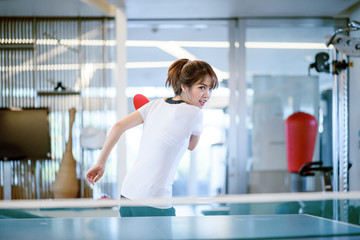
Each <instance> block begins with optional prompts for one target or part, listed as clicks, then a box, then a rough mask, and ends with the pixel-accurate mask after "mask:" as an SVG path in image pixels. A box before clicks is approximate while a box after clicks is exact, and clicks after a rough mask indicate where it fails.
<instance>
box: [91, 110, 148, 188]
mask: <svg viewBox="0 0 360 240" xmlns="http://www.w3.org/2000/svg"><path fill="white" fill-rule="evenodd" d="M142 123H143V118H142V116H141V114H140V113H139V112H138V111H135V112H133V113H131V114H129V115H128V116H126V117H125V118H123V119H121V120H120V121H118V122H117V123H115V125H114V126H113V127H112V128H111V130H110V133H109V135H108V136H107V137H106V140H105V143H104V146H103V148H102V150H101V153H100V156H99V159H98V161H97V162H96V163H95V165H94V166H93V167H91V168H90V169H89V171H88V172H87V173H86V179H87V180H88V181H89V182H90V183H92V184H95V183H96V182H97V181H98V180H99V179H100V178H101V177H102V176H103V175H104V172H105V165H106V161H107V159H108V157H109V154H110V152H111V150H112V149H113V148H114V146H115V144H116V143H117V141H118V140H119V138H120V137H121V135H122V134H123V133H124V132H125V131H126V130H128V129H130V128H132V127H135V126H137V125H139V124H142Z"/></svg>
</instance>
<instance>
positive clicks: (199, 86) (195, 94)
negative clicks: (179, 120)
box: [181, 75, 212, 108]
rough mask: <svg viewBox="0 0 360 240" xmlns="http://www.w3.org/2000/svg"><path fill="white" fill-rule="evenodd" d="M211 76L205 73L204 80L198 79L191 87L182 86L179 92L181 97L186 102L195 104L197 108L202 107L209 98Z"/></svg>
mask: <svg viewBox="0 0 360 240" xmlns="http://www.w3.org/2000/svg"><path fill="white" fill-rule="evenodd" d="M211 86H212V84H211V77H210V76H209V75H207V76H206V77H205V78H204V81H201V82H200V81H199V82H197V83H195V84H194V85H192V86H191V87H184V88H183V91H182V93H181V97H182V98H183V99H184V100H185V101H186V102H188V103H190V104H192V105H195V106H197V107H199V108H203V107H204V105H205V103H206V102H207V101H208V100H209V99H210V97H211V93H212V88H211Z"/></svg>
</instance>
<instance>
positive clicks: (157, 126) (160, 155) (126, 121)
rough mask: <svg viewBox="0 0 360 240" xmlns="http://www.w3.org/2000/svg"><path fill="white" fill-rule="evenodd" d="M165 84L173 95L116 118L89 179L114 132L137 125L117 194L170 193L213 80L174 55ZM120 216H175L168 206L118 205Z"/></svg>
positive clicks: (199, 64)
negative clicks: (135, 144) (135, 147)
mask: <svg viewBox="0 0 360 240" xmlns="http://www.w3.org/2000/svg"><path fill="white" fill-rule="evenodd" d="M165 85H166V86H171V87H172V88H173V90H174V93H175V97H173V98H166V99H156V100H153V101H150V102H149V103H147V104H145V105H144V106H143V107H141V108H139V109H138V110H137V111H135V112H133V113H131V114H129V115H128V116H126V117H125V118H123V119H122V120H120V121H118V122H117V123H116V124H115V125H114V126H113V128H112V129H111V131H110V133H109V135H108V137H107V138H106V141H105V143H104V146H103V149H102V151H101V153H100V156H99V159H98V161H97V163H96V164H95V165H94V166H93V167H92V168H91V169H90V170H89V171H88V172H87V173H86V178H87V179H88V181H89V182H90V183H92V184H94V183H95V182H97V181H98V180H99V179H100V178H101V177H102V176H103V174H104V171H105V165H106V160H107V158H108V156H109V154H110V151H111V150H112V148H113V147H114V145H115V144H116V142H117V141H118V140H119V138H120V136H121V135H122V134H123V133H124V132H125V131H126V130H127V129H129V128H132V127H135V126H137V125H139V124H143V133H142V137H141V142H140V147H139V152H138V156H137V160H136V161H135V163H134V166H133V167H132V169H131V170H130V171H129V172H128V173H127V175H126V176H125V179H124V182H123V185H122V189H121V196H122V197H124V198H128V199H131V200H137V201H139V200H141V199H147V198H165V199H170V198H171V197H172V184H173V181H174V176H175V173H176V170H177V168H178V165H179V161H180V160H181V158H182V156H183V155H184V153H185V151H186V149H189V150H193V149H194V148H195V147H196V145H197V143H198V141H199V137H200V134H201V131H202V118H203V115H202V110H201V109H202V108H203V106H204V105H205V104H206V102H207V101H208V100H209V99H210V97H211V93H212V90H213V89H214V88H216V87H217V86H218V79H217V77H216V74H215V72H214V71H213V69H212V67H211V66H210V65H209V64H208V63H206V62H203V61H199V60H194V61H191V60H188V59H179V60H177V61H175V62H174V63H173V64H172V65H171V66H170V68H169V71H168V78H167V80H166V83H165ZM120 214H121V216H122V217H129V216H175V209H174V208H173V207H172V206H171V205H170V204H169V205H162V206H159V205H157V206H144V207H121V208H120Z"/></svg>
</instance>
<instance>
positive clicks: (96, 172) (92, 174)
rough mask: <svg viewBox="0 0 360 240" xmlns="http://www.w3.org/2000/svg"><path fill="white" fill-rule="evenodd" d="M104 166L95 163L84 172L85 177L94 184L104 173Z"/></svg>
mask: <svg viewBox="0 0 360 240" xmlns="http://www.w3.org/2000/svg"><path fill="white" fill-rule="evenodd" d="M104 172H105V166H104V165H102V164H99V163H96V164H95V165H94V166H92V168H90V169H89V171H88V172H87V173H86V175H85V176H86V179H87V180H88V181H89V182H90V183H91V184H93V185H94V184H95V183H96V182H97V181H99V179H100V178H101V177H102V176H103V175H104Z"/></svg>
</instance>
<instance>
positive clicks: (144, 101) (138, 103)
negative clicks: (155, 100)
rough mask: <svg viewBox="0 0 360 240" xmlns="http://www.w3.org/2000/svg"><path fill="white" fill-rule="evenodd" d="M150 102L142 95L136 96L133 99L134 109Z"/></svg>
mask: <svg viewBox="0 0 360 240" xmlns="http://www.w3.org/2000/svg"><path fill="white" fill-rule="evenodd" d="M148 102H150V100H149V99H148V98H147V97H145V96H144V95H142V94H136V95H135V96H134V98H133V103H134V107H135V109H136V110H138V109H139V108H141V107H142V106H144V105H145V104H147V103H148Z"/></svg>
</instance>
